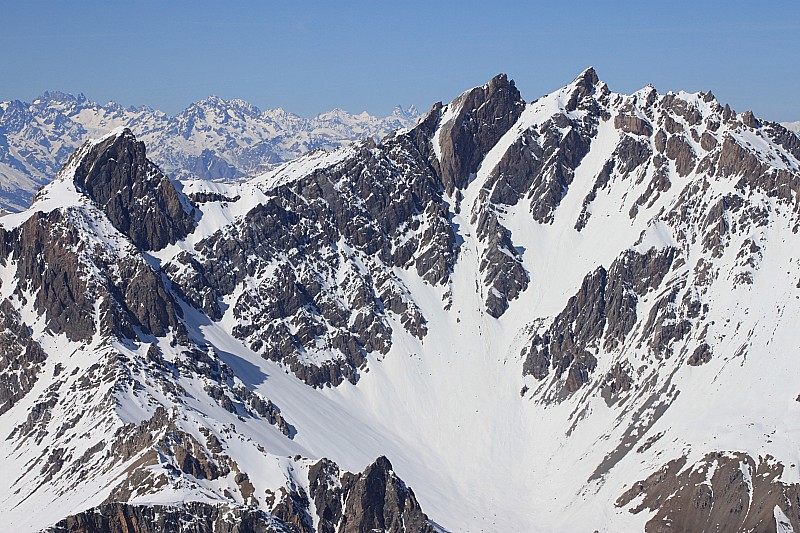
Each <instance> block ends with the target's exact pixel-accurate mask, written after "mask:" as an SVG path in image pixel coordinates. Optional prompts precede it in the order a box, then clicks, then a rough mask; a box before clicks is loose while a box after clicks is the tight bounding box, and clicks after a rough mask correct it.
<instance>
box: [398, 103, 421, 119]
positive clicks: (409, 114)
mask: <svg viewBox="0 0 800 533" xmlns="http://www.w3.org/2000/svg"><path fill="white" fill-rule="evenodd" d="M391 116H392V117H399V118H403V119H414V118H417V117H419V111H417V108H416V107H414V106H413V105H410V106H408V107H407V108H405V109H403V106H401V105H399V104H398V105H396V106H395V107H394V109H393V110H392V115H391Z"/></svg>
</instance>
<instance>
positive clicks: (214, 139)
mask: <svg viewBox="0 0 800 533" xmlns="http://www.w3.org/2000/svg"><path fill="white" fill-rule="evenodd" d="M416 118H417V112H416V110H415V109H414V107H413V106H412V107H410V108H408V109H403V108H401V107H400V106H398V107H397V108H395V110H394V112H393V113H392V114H391V115H389V116H387V117H384V118H376V117H373V116H371V115H369V114H368V113H361V114H358V115H354V114H351V113H348V112H346V111H343V110H341V109H334V110H333V111H330V112H327V113H322V114H320V115H317V116H316V117H313V118H310V119H306V118H301V117H299V116H297V115H294V114H292V113H288V112H286V111H284V110H283V109H267V110H264V111H262V110H260V109H258V108H257V107H255V106H253V105H252V104H250V103H248V102H245V101H243V100H223V99H221V98H219V97H216V96H211V97H209V98H206V99H205V100H202V101H200V102H196V103H193V104H191V105H190V106H189V107H187V108H186V109H185V110H184V111H182V112H181V113H180V114H178V115H176V116H170V115H167V114H166V113H163V112H161V111H157V110H154V109H151V108H149V107H146V106H142V107H138V108H133V107H131V108H124V107H122V106H120V105H118V104H116V103H114V102H109V103H108V104H105V105H99V104H97V103H94V102H91V101H89V100H87V99H86V97H85V96H84V95H82V94H80V95H78V96H73V95H71V94H65V93H61V92H58V91H54V92H46V93H45V94H43V95H42V96H41V97H39V98H37V99H36V100H34V101H33V102H31V103H26V102H21V101H18V100H13V101H9V102H0V208H3V209H5V210H11V211H20V210H22V209H25V208H27V207H28V205H29V204H30V200H31V198H32V196H33V194H34V193H35V192H36V190H37V189H38V188H39V187H41V186H42V185H45V184H46V183H48V182H49V181H50V180H51V179H52V178H53V176H55V174H56V172H57V171H58V169H59V168H60V167H61V166H62V165H63V164H64V163H65V162H66V160H67V157H68V156H69V154H71V153H72V152H73V151H74V150H75V149H76V148H78V147H79V146H80V145H81V144H82V143H83V142H84V141H85V140H86V139H87V138H96V137H99V136H102V135H104V134H106V133H108V132H110V131H111V130H113V129H115V128H118V127H128V128H130V129H131V130H132V131H133V132H134V133H135V134H136V135H138V136H139V137H140V138H141V139H142V140H143V141H145V142H146V143H147V144H148V146H150V147H151V150H150V152H151V154H150V155H151V157H152V159H153V161H154V162H155V163H156V164H158V165H159V166H160V167H161V168H163V169H164V170H165V171H166V172H168V173H169V174H170V175H171V176H173V177H199V178H202V179H217V178H238V177H242V176H245V175H251V174H255V173H258V172H263V171H264V170H266V169H268V168H270V167H272V166H274V165H276V164H279V163H282V162H284V161H288V160H290V159H294V158H296V157H298V156H300V155H302V154H304V153H305V152H307V151H309V150H313V149H315V148H323V149H327V150H330V149H332V148H335V147H338V146H341V145H342V144H346V143H348V142H351V141H354V140H358V139H363V138H366V137H376V138H380V137H383V136H384V135H385V134H387V133H389V132H390V131H392V130H394V129H397V128H401V127H407V126H411V125H413V124H414V121H415V120H416Z"/></svg>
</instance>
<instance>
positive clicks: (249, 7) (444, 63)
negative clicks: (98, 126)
mask: <svg viewBox="0 0 800 533" xmlns="http://www.w3.org/2000/svg"><path fill="white" fill-rule="evenodd" d="M0 47H1V48H0V80H2V81H0V100H9V99H21V100H27V101H30V100H32V99H33V98H35V97H36V96H37V95H39V94H40V93H42V92H43V91H45V90H48V89H58V90H63V91H68V92H73V93H77V92H84V93H85V94H86V95H87V96H88V97H89V98H90V99H92V100H96V101H99V102H101V103H103V102H106V101H108V100H115V101H117V102H119V103H121V104H123V105H139V104H148V105H151V106H152V107H155V108H159V109H162V110H164V111H167V112H169V113H177V112H179V111H180V110H181V109H182V108H184V107H185V106H186V105H188V104H189V103H190V102H192V101H195V100H199V99H202V98H205V97H206V96H209V95H211V94H215V95H218V96H221V97H223V98H243V99H245V100H248V101H250V102H252V103H253V104H255V105H257V106H259V107H262V108H267V107H278V106H281V107H284V108H285V109H287V110H289V111H292V112H295V113H298V114H300V115H304V116H311V115H313V114H316V113H318V112H321V111H326V110H329V109H331V108H333V107H341V108H344V109H346V110H348V111H353V112H359V111H363V110H366V111H369V112H370V113H373V114H380V115H383V114H388V113H389V112H390V111H391V109H392V107H393V106H394V105H395V104H404V105H408V104H415V105H416V106H417V107H419V108H420V110H422V111H424V110H427V109H428V107H429V106H430V105H431V104H432V103H434V102H436V101H439V100H445V101H448V100H450V99H451V98H453V97H454V96H456V95H457V94H458V93H460V92H462V91H464V90H466V89H468V88H470V87H473V86H476V85H481V84H483V83H484V82H486V81H487V80H488V79H489V78H491V77H492V76H493V75H495V74H497V73H499V72H506V73H508V74H509V76H510V77H511V78H513V79H515V80H516V82H517V87H519V89H520V91H521V92H522V95H523V97H524V98H526V99H527V100H532V99H534V98H537V97H539V96H541V95H542V94H545V93H548V92H550V91H553V90H555V89H557V88H559V87H561V86H562V85H565V84H566V83H568V82H569V81H570V80H572V79H573V78H574V77H575V76H576V75H577V74H578V73H580V72H581V71H582V70H583V69H584V68H586V67H587V66H590V65H593V66H594V67H595V69H596V70H597V72H598V74H599V76H600V78H601V79H603V80H604V81H606V82H607V83H608V85H609V86H610V87H611V89H612V90H615V91H619V92H632V91H634V90H636V89H639V88H641V87H643V86H644V85H646V84H647V83H652V84H653V85H655V86H656V88H657V89H659V91H662V92H666V91H668V90H681V89H683V90H687V91H700V90H709V89H711V90H713V92H714V94H715V95H716V96H717V97H718V98H719V99H720V100H721V101H722V102H728V103H730V104H731V106H732V107H733V108H734V109H736V110H737V111H743V110H746V109H752V110H753V111H755V113H756V114H757V115H759V116H762V117H764V118H767V119H770V120H800V1H798V0H787V1H772V0H760V1H750V2H742V1H738V0H727V1H716V0H709V1H705V0H694V1H691V2H687V1H683V0H671V1H657V2H654V1H637V2H631V1H621V2H602V1H594V2H558V1H551V2H536V1H527V2H524V1H508V0H493V1H492V0H484V1H473V0H461V1H458V2H455V1H452V2H450V1H447V2H445V1H436V0H427V1H418V0H406V1H396V2H388V1H383V0H371V1H360V0H359V1H346V0H342V1H338V2H337V1H324V2H323V1H319V2H318V1H291V0H284V1H281V2H273V1H235V0H231V1H229V2H221V1H213V2H211V1H200V0H195V1H182V0H158V1H149V0H147V1H125V2H123V1H116V0H103V1H99V0H91V1H80V0H75V1H72V2H68V1H66V0H60V1H39V0H27V1H25V2H20V1H12V0H0Z"/></svg>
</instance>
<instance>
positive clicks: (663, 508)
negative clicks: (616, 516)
mask: <svg viewBox="0 0 800 533" xmlns="http://www.w3.org/2000/svg"><path fill="white" fill-rule="evenodd" d="M685 466H686V459H684V458H681V459H676V460H674V461H671V462H669V463H667V464H666V465H664V466H663V467H662V468H661V469H660V470H658V471H657V472H654V473H653V474H652V475H651V476H650V477H648V478H647V479H645V480H643V481H639V482H637V483H635V484H634V485H633V486H632V487H631V488H630V489H629V490H627V491H626V492H625V493H624V494H623V495H622V496H620V497H619V499H618V500H617V502H616V505H617V507H625V506H628V505H630V504H632V502H633V500H634V499H636V498H637V497H641V495H642V494H644V498H643V499H642V501H641V502H640V503H638V504H637V505H636V506H635V507H632V508H631V509H630V512H631V513H633V514H638V513H640V512H642V511H644V510H645V509H647V510H650V511H655V516H653V518H651V519H650V520H649V521H648V522H647V524H646V525H645V531H646V532H647V533H667V532H672V531H697V532H711V531H772V532H775V531H776V523H775V517H774V514H773V513H774V509H775V507H776V506H777V507H779V508H780V509H781V511H783V513H784V515H785V516H786V518H787V519H788V520H789V524H785V525H786V526H787V529H786V530H789V529H788V528H789V527H791V528H792V529H794V530H795V531H796V530H797V529H798V528H799V527H800V512H799V511H798V506H797V505H796V502H798V501H800V485H797V484H788V483H784V482H782V481H780V476H781V474H782V473H783V470H784V466H783V464H781V463H779V462H777V461H775V460H774V458H772V457H771V456H769V455H768V456H766V457H763V458H762V457H759V458H758V462H757V463H756V461H755V460H754V459H753V458H752V457H750V456H749V455H747V454H744V453H719V452H717V453H710V454H708V455H706V456H705V458H704V459H703V460H702V461H701V462H699V463H698V464H695V465H693V466H691V467H689V468H685ZM712 469H713V474H711V476H710V479H709V472H710V471H711V470H712Z"/></svg>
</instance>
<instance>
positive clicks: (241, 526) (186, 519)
mask: <svg viewBox="0 0 800 533" xmlns="http://www.w3.org/2000/svg"><path fill="white" fill-rule="evenodd" d="M45 531H46V533H289V532H290V531H291V529H289V528H288V527H287V526H286V525H285V524H282V523H281V522H280V521H278V520H276V519H275V517H273V516H271V515H269V514H267V513H264V512H262V511H258V510H255V509H248V508H243V507H234V506H227V505H212V504H208V503H200V502H191V503H186V504H184V505H183V507H182V508H177V507H168V506H163V505H147V506H145V505H133V504H126V503H107V504H104V505H101V506H99V507H95V508H93V509H89V510H88V511H84V512H82V513H79V514H76V515H72V516H69V517H67V518H65V519H64V520H61V521H60V522H59V523H58V524H56V525H55V526H53V527H51V528H49V529H47V530H45Z"/></svg>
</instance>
